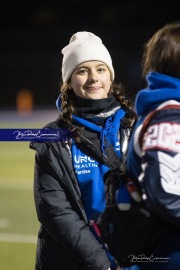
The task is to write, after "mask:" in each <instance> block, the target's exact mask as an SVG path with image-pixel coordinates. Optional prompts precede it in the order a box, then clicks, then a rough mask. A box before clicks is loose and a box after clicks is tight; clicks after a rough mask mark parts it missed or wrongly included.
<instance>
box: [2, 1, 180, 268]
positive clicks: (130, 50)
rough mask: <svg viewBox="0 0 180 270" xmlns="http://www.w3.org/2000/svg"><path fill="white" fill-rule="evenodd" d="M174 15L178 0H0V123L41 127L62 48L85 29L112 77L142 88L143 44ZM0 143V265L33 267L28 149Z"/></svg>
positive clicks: (34, 226) (51, 107)
mask: <svg viewBox="0 0 180 270" xmlns="http://www.w3.org/2000/svg"><path fill="white" fill-rule="evenodd" d="M179 19H180V15H179V1H173V0H172V1H170V2H166V3H165V2H164V1H163V2H162V1H157V0H156V1H154V0H152V1H150V2H147V1H144V2H142V1H131V0H99V1H97V0H91V1H88V2H87V1H82V0H74V1H72V0H61V1H59V0H58V1H48V0H31V1H4V2H3V3H1V10H0V73H1V76H0V90H1V98H0V128H41V127H42V126H43V125H44V124H46V123H47V122H49V121H51V120H54V119H55V118H56V117H57V115H58V112H57V111H56V108H55V100H56V98H57V96H58V91H59V83H60V77H61V61H62V55H61V49H62V48H63V47H64V46H65V45H67V43H68V42H69V39H70V37H71V35H72V34H74V33H75V32H78V31H90V32H93V33H95V34H96V35H98V36H100V37H101V38H102V40H103V42H104V44H105V45H106V46H107V48H108V49H109V51H110V53H111V56H112V59H113V65H114V68H115V73H116V81H117V82H123V83H124V85H125V87H126V90H127V93H128V94H129V95H130V96H131V97H134V96H135V94H136V92H137V90H138V89H140V88H141V87H142V81H141V75H140V72H141V67H140V59H141V55H142V48H143V43H144V42H145V41H146V40H147V39H148V38H149V37H150V36H151V35H152V33H153V32H154V31H156V30H157V29H158V28H159V27H161V26H162V25H164V24H165V23H168V22H170V21H176V20H179ZM28 144H29V143H28V142H27V143H26V142H0V153H1V155H0V269H2V270H12V269H13V270H33V269H34V260H35V249H36V239H37V232H38V227H39V224H38V221H37V218H36V213H35V209H34V201H33V166H34V165H33V164H34V154H35V153H34V151H32V150H30V149H29V147H28Z"/></svg>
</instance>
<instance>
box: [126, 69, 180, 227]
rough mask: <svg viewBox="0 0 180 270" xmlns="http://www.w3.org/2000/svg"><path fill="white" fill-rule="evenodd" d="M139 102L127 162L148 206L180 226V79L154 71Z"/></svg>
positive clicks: (139, 97)
mask: <svg viewBox="0 0 180 270" xmlns="http://www.w3.org/2000/svg"><path fill="white" fill-rule="evenodd" d="M146 79H147V83H148V86H147V88H146V89H144V90H141V91H139V93H138V94H137V96H136V100H135V110H136V113H137V115H138V121H137V123H136V126H135V129H134V131H133V134H132V137H131V140H130V144H129V150H128V159H127V168H128V171H129V173H130V175H131V176H132V178H133V179H134V180H135V181H137V183H138V184H140V186H141V189H142V197H143V199H144V202H145V203H146V205H147V206H148V207H149V208H150V210H151V211H153V212H154V213H155V214H157V215H158V216H159V217H160V218H162V219H163V220H166V221H167V224H173V225H176V226H178V227H179V225H180V79H177V78H173V77H170V76H167V75H163V74H160V73H157V72H150V73H149V74H148V75H147V77H146Z"/></svg>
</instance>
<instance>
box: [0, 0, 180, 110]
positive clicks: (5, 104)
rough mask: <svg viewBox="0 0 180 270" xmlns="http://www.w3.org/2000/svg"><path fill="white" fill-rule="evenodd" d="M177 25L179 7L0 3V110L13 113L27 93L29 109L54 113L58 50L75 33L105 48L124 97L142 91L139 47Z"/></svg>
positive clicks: (175, 4)
mask: <svg viewBox="0 0 180 270" xmlns="http://www.w3.org/2000/svg"><path fill="white" fill-rule="evenodd" d="M177 20H180V2H179V1H169V2H168V3H165V2H164V1H143V2H142V1H130V0H124V1H121V0H111V1H109V0H108V1H107V0H100V1H98V0H96V1H95V0H92V1H82V0H79V1H78V0H76V1H71V0H65V1H64V0H62V1H61V0H59V1H53V0H52V1H45V0H44V1H38V0H36V1H35V0H31V1H29V0H24V1H8V0H7V1H5V3H4V4H1V9H0V59H1V60H0V72H1V76H0V89H1V99H0V104H1V108H2V109H6V108H7V109H9V108H12V109H13V108H15V103H16V102H15V100H16V95H17V93H18V91H20V90H21V89H29V90H30V91H31V92H32V95H33V99H34V103H35V107H37V108H38V107H45V108H48V107H54V106H55V105H54V102H55V99H56V97H57V95H58V91H59V83H60V80H61V62H62V55H61V49H62V48H63V47H64V46H66V45H67V44H68V42H69V39H70V37H71V36H72V35H73V34H74V33H76V32H78V31H89V32H93V33H94V34H96V35H98V36H99V37H100V38H101V39H102V41H103V43H104V44H105V46H106V47H107V48H108V50H109V52H110V54H111V56H112V60H113V65H114V68H115V79H116V81H117V82H122V83H123V84H124V85H125V87H126V90H127V92H128V93H129V94H130V95H133V96H134V95H135V94H136V92H137V91H138V89H140V88H141V87H142V81H141V75H140V74H141V66H140V61H141V55H142V48H143V43H144V42H146V41H147V39H148V38H149V37H150V36H151V35H152V34H153V33H154V32H155V31H156V30H157V29H158V28H160V27H161V26H163V25H164V24H165V23H168V22H171V21H177Z"/></svg>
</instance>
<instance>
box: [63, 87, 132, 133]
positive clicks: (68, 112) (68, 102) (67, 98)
mask: <svg viewBox="0 0 180 270" xmlns="http://www.w3.org/2000/svg"><path fill="white" fill-rule="evenodd" d="M60 93H61V114H60V119H61V120H62V121H63V122H64V123H65V124H66V126H67V127H69V128H70V127H71V126H72V115H73V114H75V115H76V107H75V106H74V98H75V94H74V91H73V89H71V88H70V87H69V85H68V84H67V83H64V84H61V85H60ZM108 95H109V96H115V97H116V98H117V99H118V100H119V102H120V105H121V106H122V108H123V109H124V110H125V111H126V117H125V118H124V124H125V125H127V126H129V127H131V126H132V125H133V123H134V121H135V119H136V114H135V112H134V110H133V109H132V107H133V99H132V98H128V99H127V98H126V96H125V87H124V85H123V84H117V83H116V82H113V83H112V85H111V88H110V91H109V94H108Z"/></svg>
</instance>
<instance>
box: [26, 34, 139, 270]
mask: <svg viewBox="0 0 180 270" xmlns="http://www.w3.org/2000/svg"><path fill="white" fill-rule="evenodd" d="M62 53H63V62H62V81H63V84H62V87H61V94H60V96H59V98H58V100H57V106H58V108H59V110H60V111H61V113H60V116H59V118H58V119H57V120H56V121H55V122H53V123H50V124H48V125H47V126H46V128H53V129H60V130H67V131H68V132H70V136H69V137H68V138H67V140H62V141H59V142H42V143H40V142H39V143H37V142H32V143H31V145H30V147H31V148H33V149H34V150H36V158H35V182H34V198H35V205H36V211H37V216H38V219H39V221H40V223H41V228H40V231H39V235H38V244H37V255H36V266H35V269H36V270H50V269H51V270H70V269H73V270H80V269H81V270H108V269H110V267H111V269H116V268H117V265H116V264H115V266H113V261H112V262H110V258H111V257H110V256H108V254H107V252H106V251H105V249H104V247H103V245H102V244H101V243H100V242H99V241H98V240H97V239H98V238H97V237H96V233H97V231H96V232H94V231H93V230H94V225H93V224H95V223H94V221H96V219H97V218H98V216H99V215H100V214H101V213H102V212H103V211H104V209H105V206H106V201H105V194H104V193H105V187H104V181H103V176H104V174H105V173H106V172H107V171H108V170H109V167H108V166H106V165H104V164H103V163H102V162H101V157H104V159H106V155H107V153H106V150H107V148H108V147H109V145H112V146H113V148H114V151H115V152H116V154H117V156H118V157H119V158H120V157H121V155H122V145H121V143H120V139H121V138H120V129H121V124H124V125H125V126H127V127H129V128H131V126H132V124H133V122H134V119H135V114H134V112H133V111H132V110H131V108H130V106H129V103H128V101H127V100H126V99H125V96H124V90H123V88H122V87H121V86H119V85H116V84H115V83H114V69H113V65H112V60H111V57H110V54H109V52H108V50H107V49H106V47H105V46H104V45H103V44H102V41H101V39H100V38H99V37H97V36H96V35H94V34H93V33H90V32H78V33H76V34H74V35H73V36H72V38H71V39H70V42H69V44H68V45H67V46H66V47H65V48H63V50H62ZM71 135H72V136H71ZM127 136H128V134H127ZM87 146H88V147H89V148H88V149H86V147H87ZM94 152H97V154H98V157H99V158H100V160H99V161H97V160H96V158H93V156H92V155H93V153H94ZM94 157H95V156H94ZM113 267H114V268H113Z"/></svg>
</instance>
